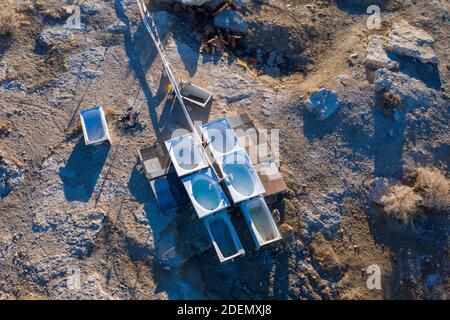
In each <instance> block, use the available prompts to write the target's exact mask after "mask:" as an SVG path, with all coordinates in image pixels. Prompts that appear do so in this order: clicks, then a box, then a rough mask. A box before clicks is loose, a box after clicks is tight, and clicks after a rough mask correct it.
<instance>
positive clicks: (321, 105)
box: [306, 88, 340, 120]
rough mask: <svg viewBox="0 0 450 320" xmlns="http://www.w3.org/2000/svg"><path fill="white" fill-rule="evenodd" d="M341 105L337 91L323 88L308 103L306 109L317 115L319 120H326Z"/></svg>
mask: <svg viewBox="0 0 450 320" xmlns="http://www.w3.org/2000/svg"><path fill="white" fill-rule="evenodd" d="M339 104H340V101H339V99H338V96H337V93H336V92H335V91H333V90H330V89H325V88H322V89H320V90H319V91H317V92H316V93H314V94H313V95H312V96H311V98H310V99H309V100H308V101H307V102H306V109H307V110H308V111H309V112H311V113H313V114H315V115H316V119H317V120H324V119H326V118H328V117H329V116H331V115H332V114H333V112H335V111H336V110H337V109H338V108H339Z"/></svg>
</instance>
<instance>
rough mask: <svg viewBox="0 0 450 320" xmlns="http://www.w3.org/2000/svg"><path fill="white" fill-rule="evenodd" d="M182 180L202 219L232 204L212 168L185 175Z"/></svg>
mask: <svg viewBox="0 0 450 320" xmlns="http://www.w3.org/2000/svg"><path fill="white" fill-rule="evenodd" d="M181 182H182V183H183V185H184V187H185V189H186V192H187V193H188V196H189V198H190V199H191V202H192V205H193V206H194V209H195V211H196V212H197V215H198V217H199V218H200V219H201V218H204V217H207V216H209V215H211V214H213V213H215V212H217V211H220V210H223V209H225V208H227V207H229V206H230V202H229V201H228V199H227V197H226V195H225V192H224V191H223V189H222V187H221V186H220V183H219V182H218V179H217V177H216V175H215V174H214V172H213V171H212V170H211V168H208V169H205V170H202V171H200V172H198V173H195V174H192V175H189V176H187V177H184V178H182V179H181Z"/></svg>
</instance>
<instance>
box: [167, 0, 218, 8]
mask: <svg viewBox="0 0 450 320" xmlns="http://www.w3.org/2000/svg"><path fill="white" fill-rule="evenodd" d="M164 1H165V2H179V3H182V4H185V5H188V6H196V7H200V6H202V5H204V4H205V3H207V2H210V1H211V0H164Z"/></svg>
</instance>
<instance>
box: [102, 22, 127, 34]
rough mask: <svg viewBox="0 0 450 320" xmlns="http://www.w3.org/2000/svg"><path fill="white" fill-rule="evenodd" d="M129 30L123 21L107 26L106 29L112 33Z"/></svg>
mask: <svg viewBox="0 0 450 320" xmlns="http://www.w3.org/2000/svg"><path fill="white" fill-rule="evenodd" d="M127 30H128V26H127V25H126V24H125V23H123V22H122V21H117V22H115V23H113V24H110V25H109V26H107V27H106V31H108V32H110V33H124V32H125V31H127Z"/></svg>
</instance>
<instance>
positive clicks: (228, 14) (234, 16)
mask: <svg viewBox="0 0 450 320" xmlns="http://www.w3.org/2000/svg"><path fill="white" fill-rule="evenodd" d="M214 25H215V26H216V27H218V28H224V29H230V30H231V31H235V32H246V31H247V29H248V24H247V22H245V19H244V16H243V15H241V14H240V13H239V12H237V11H234V10H230V9H228V10H224V11H222V12H221V13H220V14H219V15H217V16H216V17H215V18H214Z"/></svg>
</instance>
